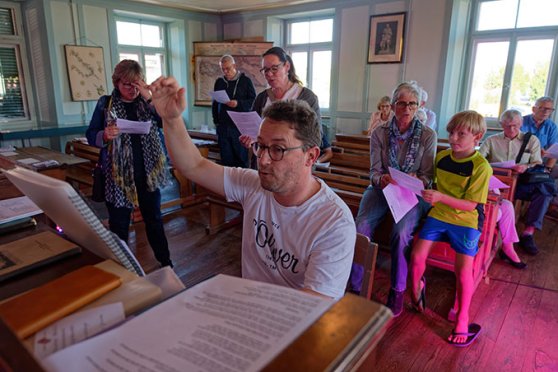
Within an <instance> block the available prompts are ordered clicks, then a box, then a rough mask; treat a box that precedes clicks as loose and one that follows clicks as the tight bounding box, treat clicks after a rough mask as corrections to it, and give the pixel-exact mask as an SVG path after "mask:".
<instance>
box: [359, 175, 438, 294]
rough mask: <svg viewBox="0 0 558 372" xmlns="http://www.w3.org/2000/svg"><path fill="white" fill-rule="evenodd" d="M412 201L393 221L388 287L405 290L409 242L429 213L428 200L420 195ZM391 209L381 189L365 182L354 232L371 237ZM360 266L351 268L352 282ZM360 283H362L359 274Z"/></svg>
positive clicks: (372, 237)
mask: <svg viewBox="0 0 558 372" xmlns="http://www.w3.org/2000/svg"><path fill="white" fill-rule="evenodd" d="M418 199H419V203H418V204H417V205H415V206H414V207H413V208H412V209H411V210H410V211H409V212H408V213H407V214H406V215H405V216H404V217H403V218H402V219H401V220H400V221H399V222H398V223H396V224H394V225H393V229H392V231H391V236H390V247H391V288H392V289H395V290H396V291H404V290H405V288H407V260H408V257H409V249H410V245H411V243H412V241H413V235H414V234H415V232H416V230H417V228H418V226H419V223H420V220H421V218H422V217H424V216H425V215H426V213H428V210H429V209H430V204H428V203H426V202H425V201H424V200H423V199H422V198H421V197H419V198H418ZM388 213H391V212H390V210H389V206H388V204H387V201H386V198H385V197H384V193H383V192H382V189H381V188H379V187H374V186H368V188H367V189H366V191H365V192H364V194H363V196H362V200H361V201H360V206H359V208H358V215H357V218H356V227H357V232H359V233H361V234H364V235H366V236H368V237H369V238H370V240H371V241H373V240H374V232H375V230H376V228H377V227H378V225H379V224H380V223H381V222H382V221H383V220H384V218H385V217H386V216H387V214H388ZM359 271H360V270H359V269H358V268H357V269H356V270H355V269H353V270H351V277H355V278H354V279H355V280H353V278H351V279H350V280H351V286H354V285H357V284H358V283H357V280H356V277H357V276H358V272H359ZM360 276H361V280H360V281H361V283H362V274H360ZM358 288H360V287H358Z"/></svg>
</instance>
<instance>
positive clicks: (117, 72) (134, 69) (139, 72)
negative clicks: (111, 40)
mask: <svg viewBox="0 0 558 372" xmlns="http://www.w3.org/2000/svg"><path fill="white" fill-rule="evenodd" d="M121 80H125V81H127V82H135V81H137V80H145V76H144V75H143V69H142V68H141V66H140V64H139V63H138V62H137V61H134V60H132V59H123V60H122V61H120V62H119V63H118V64H117V65H116V66H115V67H114V72H113V73H112V85H114V87H115V88H117V85H118V82H119V81H121Z"/></svg>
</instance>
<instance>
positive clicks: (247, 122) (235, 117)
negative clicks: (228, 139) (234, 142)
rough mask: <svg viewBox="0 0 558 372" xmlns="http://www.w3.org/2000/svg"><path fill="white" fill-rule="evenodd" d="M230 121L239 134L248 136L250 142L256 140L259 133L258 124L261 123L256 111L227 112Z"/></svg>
mask: <svg viewBox="0 0 558 372" xmlns="http://www.w3.org/2000/svg"><path fill="white" fill-rule="evenodd" d="M227 112H228V113H229V116H230V117H231V119H232V121H233V122H234V124H235V125H236V127H237V128H238V131H239V132H240V133H241V134H245V135H248V136H250V138H252V140H256V138H258V132H259V131H260V124H261V123H262V118H260V115H258V113H257V112H256V111H249V112H236V111H227Z"/></svg>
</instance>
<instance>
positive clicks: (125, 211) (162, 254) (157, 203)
mask: <svg viewBox="0 0 558 372" xmlns="http://www.w3.org/2000/svg"><path fill="white" fill-rule="evenodd" d="M138 202H139V209H140V211H141V216H142V217H143V222H144V224H145V233H146V235H147V240H148V241H149V245H151V249H152V250H153V253H154V255H155V258H156V259H157V261H159V263H160V264H161V265H163V266H165V265H168V264H170V262H171V260H170V252H169V245H168V242H167V237H166V236H165V229H164V227H163V218H162V215H161V192H160V191H159V189H157V190H155V191H153V192H149V191H147V189H146V187H139V186H138ZM106 204H107V209H108V213H109V229H110V231H112V232H113V233H115V234H116V235H118V237H119V238H120V239H122V240H124V241H125V242H126V243H128V231H129V227H130V219H131V214H132V209H131V208H125V207H122V208H116V207H115V206H114V204H110V203H106Z"/></svg>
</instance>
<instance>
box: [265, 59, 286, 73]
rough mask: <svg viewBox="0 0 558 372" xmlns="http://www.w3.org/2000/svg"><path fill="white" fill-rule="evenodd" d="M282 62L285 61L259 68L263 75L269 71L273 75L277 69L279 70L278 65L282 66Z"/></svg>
mask: <svg viewBox="0 0 558 372" xmlns="http://www.w3.org/2000/svg"><path fill="white" fill-rule="evenodd" d="M284 64H285V62H281V63H278V64H276V65H272V66H271V67H264V68H261V69H260V72H261V73H262V74H264V75H265V74H267V73H268V72H271V73H272V74H274V75H275V74H276V73H277V71H279V67H281V66H283V65H284Z"/></svg>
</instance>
